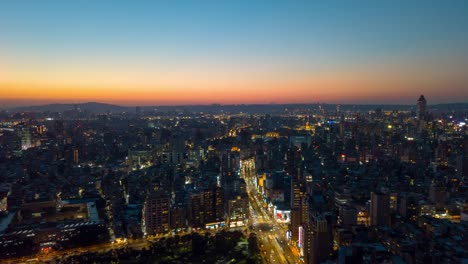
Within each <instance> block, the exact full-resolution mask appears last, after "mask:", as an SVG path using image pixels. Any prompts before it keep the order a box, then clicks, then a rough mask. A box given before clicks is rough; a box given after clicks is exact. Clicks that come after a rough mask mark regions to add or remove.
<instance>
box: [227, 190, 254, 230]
mask: <svg viewBox="0 0 468 264" xmlns="http://www.w3.org/2000/svg"><path fill="white" fill-rule="evenodd" d="M227 215H228V217H227V222H228V225H229V226H230V227H236V226H245V225H246V224H247V220H248V218H249V197H248V196H247V195H239V196H236V197H235V198H233V199H230V200H229V201H228V210H227Z"/></svg>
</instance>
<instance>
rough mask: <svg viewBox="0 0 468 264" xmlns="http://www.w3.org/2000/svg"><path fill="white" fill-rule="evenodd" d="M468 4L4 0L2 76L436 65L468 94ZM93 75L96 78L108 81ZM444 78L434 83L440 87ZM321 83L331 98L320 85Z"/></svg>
mask: <svg viewBox="0 0 468 264" xmlns="http://www.w3.org/2000/svg"><path fill="white" fill-rule="evenodd" d="M467 14H468V1H138V0H136V1H118V0H115V1H104V0H101V1H85V0H82V1H46V0H44V1H34V0H30V1H22V0H17V1H3V2H1V3H0V32H1V35H0V59H1V60H2V61H3V62H1V61H0V70H2V69H3V71H4V76H3V77H2V76H1V75H0V83H2V82H4V83H15V84H17V83H30V82H34V84H36V85H38V86H41V85H42V86H46V85H49V83H48V82H47V81H48V80H54V81H57V82H59V81H60V83H61V84H62V85H66V84H67V82H71V81H72V80H73V79H74V78H76V79H82V78H86V77H87V76H88V75H89V73H86V72H85V71H86V68H92V69H94V70H95V71H102V72H103V73H105V72H106V71H109V72H118V71H125V70H126V71H128V72H132V71H136V72H137V71H141V72H148V73H149V72H156V73H161V72H164V74H160V75H161V76H163V77H164V76H167V75H171V76H170V78H169V77H168V78H167V80H166V79H164V78H162V77H161V78H162V79H163V80H161V78H159V79H158V80H150V79H151V78H149V77H148V76H149V74H147V75H145V78H149V79H148V80H147V82H146V83H145V84H153V85H154V86H155V87H156V86H157V87H159V88H158V89H162V88H160V87H161V86H164V87H166V88H165V89H168V90H170V89H171V85H174V86H180V87H184V85H185V84H183V83H179V82H176V81H173V80H172V79H174V78H176V79H177V78H181V79H183V78H184V74H185V73H186V72H190V71H192V70H193V72H195V73H196V75H198V76H201V77H200V78H202V79H203V82H202V81H200V80H197V81H200V83H199V86H201V85H204V84H206V83H210V80H207V79H208V78H209V76H210V72H211V71H213V74H217V75H219V76H222V77H223V78H220V79H216V80H214V81H212V86H213V87H216V85H217V84H219V86H220V87H224V86H223V85H225V82H229V81H231V80H233V81H235V82H236V83H239V85H240V86H242V85H245V87H247V88H249V89H250V88H251V87H252V86H253V85H256V84H258V83H262V84H264V83H266V81H262V78H264V79H265V80H266V79H268V80H270V79H273V80H274V79H275V78H276V77H275V76H278V75H281V76H284V78H283V79H288V80H289V79H294V78H297V79H301V80H302V79H306V78H307V76H315V75H317V74H320V73H322V72H325V73H327V74H332V73H336V74H337V75H336V76H337V78H340V76H341V75H346V74H347V73H349V74H350V75H351V74H354V73H355V72H358V73H359V72H361V73H366V74H373V73H369V72H370V70H369V69H371V70H372V69H374V68H375V67H377V68H379V67H381V69H380V70H379V73H378V75H379V76H380V75H385V74H388V75H390V74H394V73H393V72H394V71H397V73H396V74H399V73H398V70H395V69H398V68H405V67H407V68H410V69H414V70H415V74H414V76H418V77H417V78H421V77H420V76H429V77H430V76H432V75H433V73H434V72H437V73H438V74H440V75H441V76H442V77H443V78H442V77H441V78H440V79H437V80H434V82H433V83H434V84H437V85H439V86H440V85H442V84H443V83H444V82H443V81H442V79H443V80H444V81H446V80H447V79H449V80H453V81H454V82H455V83H456V86H457V88H456V89H455V88H454V89H453V92H454V93H455V95H454V98H445V99H443V100H445V101H450V100H452V99H455V98H463V100H467V99H468V95H467V92H466V89H467V88H466V84H467V80H466V78H464V77H463V76H464V74H465V73H467V70H466V69H467V68H465V67H464V66H467V65H468V63H467V58H468V48H467V47H468V15H467ZM387 67H388V68H391V70H388V71H387ZM418 68H420V69H419V70H418ZM22 69H27V72H28V73H27V74H23V73H22V72H21V71H22ZM56 69H60V70H63V69H69V72H74V73H73V74H72V73H70V76H68V77H67V78H68V79H70V80H68V79H67V80H68V81H65V80H55V79H54V78H55V76H54V73H55V72H56V71H55V70H56ZM405 69H406V68H405ZM34 72H36V73H37V74H33V73H34ZM167 72H171V73H174V74H169V73H167ZM252 72H254V73H252ZM5 73H6V74H5ZM250 73H252V76H249V74H250ZM67 74H68V73H67ZM87 74H88V75H87ZM402 74H404V73H402ZM22 76H23V78H21V77H22ZM177 76H179V77H177ZM239 76H242V77H239ZM246 76H247V77H246ZM92 77H93V78H90V79H92V80H94V81H95V82H96V86H99V85H109V84H108V83H106V82H104V81H102V82H101V80H100V79H99V76H94V75H93V76H92ZM439 77H440V76H439ZM2 78H3V79H2ZM101 78H102V79H104V78H108V75H106V74H103V76H102V77H101ZM171 78H172V79H171ZM311 78H312V77H311ZM387 78H389V77H388V76H387ZM405 78H407V77H405ZM169 79H170V80H169ZM283 79H282V80H278V82H282V81H283ZM402 79H403V77H402ZM194 81H196V80H194ZM284 82H285V83H287V82H286V81H284ZM122 83H125V82H122ZM195 83H196V82H195ZM424 83H426V84H427V83H431V82H430V81H429V82H427V81H425V82H424ZM210 84H211V83H210ZM83 85H85V84H83ZM86 85H92V84H91V83H89V84H86ZM265 85H266V84H265ZM285 85H286V84H285ZM447 85H454V84H453V83H452V82H449V83H447ZM286 86H288V87H293V85H292V84H291V85H286ZM406 86H410V84H408V85H406ZM428 86H431V85H428ZM434 86H436V85H434ZM187 87H188V86H187ZM424 87H425V86H424V85H420V86H418V88H417V90H415V91H414V94H419V93H424V92H425V89H426V88H424ZM247 88H246V89H247ZM190 89H194V88H193V87H191V88H188V91H190ZM272 89H273V88H272ZM274 89H280V88H276V87H275V88H274ZM301 89H302V90H304V89H305V88H301ZM311 89H317V88H311ZM342 89H343V91H346V89H348V90H349V88H346V87H343V88H342ZM415 89H416V88H415ZM434 89H435V88H434V87H432V86H431V88H427V92H426V93H429V94H434V95H436V94H437V91H434ZM302 90H301V91H302ZM364 91H368V89H367V90H363V93H364ZM313 92H314V91H313ZM279 93H280V91H279ZM311 94H312V95H311V100H312V99H315V98H312V97H319V98H318V99H320V96H321V93H320V92H319V91H318V92H317V91H315V93H312V92H311ZM410 95H411V94H407V96H408V97H409V96H410ZM24 96H25V95H24V94H22V95H18V96H17V97H18V98H19V97H21V98H23V99H24V98H25V97H24ZM220 96H221V95H220ZM327 96H328V97H327ZM327 96H325V95H324V96H323V98H324V100H333V98H334V97H333V96H331V95H327ZM374 97H375V98H380V97H379V94H378V93H376V94H375V96H374ZM374 97H372V96H371V97H370V99H372V98H374ZM353 100H354V101H356V100H357V99H353ZM366 100H368V99H365V100H362V101H363V102H367V101H366ZM392 100H393V99H392ZM395 100H396V99H395ZM405 100H406V99H405ZM337 101H340V102H341V101H346V98H338V99H337ZM351 101H352V100H351ZM357 101H359V100H357ZM383 101H385V100H383ZM169 103H170V102H169ZM174 103H177V102H176V101H174Z"/></svg>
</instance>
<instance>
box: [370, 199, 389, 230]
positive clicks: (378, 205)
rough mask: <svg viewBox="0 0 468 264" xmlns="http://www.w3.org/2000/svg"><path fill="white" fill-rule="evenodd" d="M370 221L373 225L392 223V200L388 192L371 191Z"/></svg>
mask: <svg viewBox="0 0 468 264" xmlns="http://www.w3.org/2000/svg"><path fill="white" fill-rule="evenodd" d="M370 222H371V225H373V226H389V225H390V200H389V195H388V194H385V193H382V192H371V202H370Z"/></svg>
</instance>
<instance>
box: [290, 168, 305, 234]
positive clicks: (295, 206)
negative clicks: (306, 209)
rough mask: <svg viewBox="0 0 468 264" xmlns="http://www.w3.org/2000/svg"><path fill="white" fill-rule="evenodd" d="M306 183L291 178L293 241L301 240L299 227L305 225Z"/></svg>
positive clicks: (296, 178)
mask: <svg viewBox="0 0 468 264" xmlns="http://www.w3.org/2000/svg"><path fill="white" fill-rule="evenodd" d="M304 197H305V187H304V182H303V181H302V180H301V179H299V178H298V177H294V176H293V177H291V240H292V241H293V242H296V241H297V240H298V238H299V227H300V226H301V224H302V223H303V221H302V220H303V216H302V215H303V208H302V207H303V199H304Z"/></svg>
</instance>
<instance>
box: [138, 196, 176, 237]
mask: <svg viewBox="0 0 468 264" xmlns="http://www.w3.org/2000/svg"><path fill="white" fill-rule="evenodd" d="M170 202H171V200H170V197H169V195H168V194H167V193H166V192H165V191H163V190H158V191H155V192H153V193H151V194H149V195H148V197H147V198H146V201H145V204H144V208H143V220H144V221H143V232H144V233H145V234H146V235H156V234H162V233H166V232H169V223H170Z"/></svg>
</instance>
